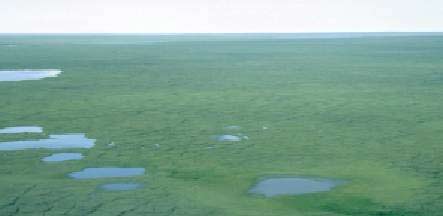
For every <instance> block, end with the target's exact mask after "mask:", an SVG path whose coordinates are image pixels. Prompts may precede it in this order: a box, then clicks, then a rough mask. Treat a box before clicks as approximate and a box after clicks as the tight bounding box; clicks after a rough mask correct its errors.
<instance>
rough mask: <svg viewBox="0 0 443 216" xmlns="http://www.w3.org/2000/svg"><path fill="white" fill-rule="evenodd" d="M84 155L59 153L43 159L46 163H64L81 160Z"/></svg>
mask: <svg viewBox="0 0 443 216" xmlns="http://www.w3.org/2000/svg"><path fill="white" fill-rule="evenodd" d="M81 159H83V155H82V154H81V153H57V154H52V155H51V156H48V157H44V158H42V161H44V162H62V161H69V160H81Z"/></svg>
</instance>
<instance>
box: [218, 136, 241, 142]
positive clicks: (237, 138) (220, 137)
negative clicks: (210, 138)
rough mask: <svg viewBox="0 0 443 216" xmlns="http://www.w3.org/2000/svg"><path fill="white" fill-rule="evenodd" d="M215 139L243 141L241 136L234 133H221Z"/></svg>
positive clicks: (220, 140)
mask: <svg viewBox="0 0 443 216" xmlns="http://www.w3.org/2000/svg"><path fill="white" fill-rule="evenodd" d="M215 140H217V141H219V142H238V141H241V137H239V136H234V135H220V136H216V137H215Z"/></svg>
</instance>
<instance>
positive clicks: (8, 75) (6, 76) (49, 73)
mask: <svg viewBox="0 0 443 216" xmlns="http://www.w3.org/2000/svg"><path fill="white" fill-rule="evenodd" d="M61 72H62V71H61V70H56V69H47V70H30V69H24V70H0V81H22V80H39V79H43V78H47V77H57V76H58V75H59V74H60V73H61Z"/></svg>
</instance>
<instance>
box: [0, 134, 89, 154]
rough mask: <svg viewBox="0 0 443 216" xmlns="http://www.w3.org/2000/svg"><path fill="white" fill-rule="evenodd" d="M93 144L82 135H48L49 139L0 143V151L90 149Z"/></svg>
mask: <svg viewBox="0 0 443 216" xmlns="http://www.w3.org/2000/svg"><path fill="white" fill-rule="evenodd" d="M94 143H95V140H94V139H88V138H86V136H85V135H84V134H63V135H50V136H49V139H39V140H24V141H11V142H0V151H16V150H26V149H40V148H42V149H65V148H92V147H93V146H94Z"/></svg>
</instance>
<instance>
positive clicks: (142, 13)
mask: <svg viewBox="0 0 443 216" xmlns="http://www.w3.org/2000/svg"><path fill="white" fill-rule="evenodd" d="M0 8H1V12H0V32H3V33H5V32H17V33H21V32H34V33H35V32H48V33H51V32H129V33H131V32H132V33H134V32H135V33H156V32H164V33H168V32H341V31H345V32H362V31H363V32H365V31H443V0H0Z"/></svg>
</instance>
